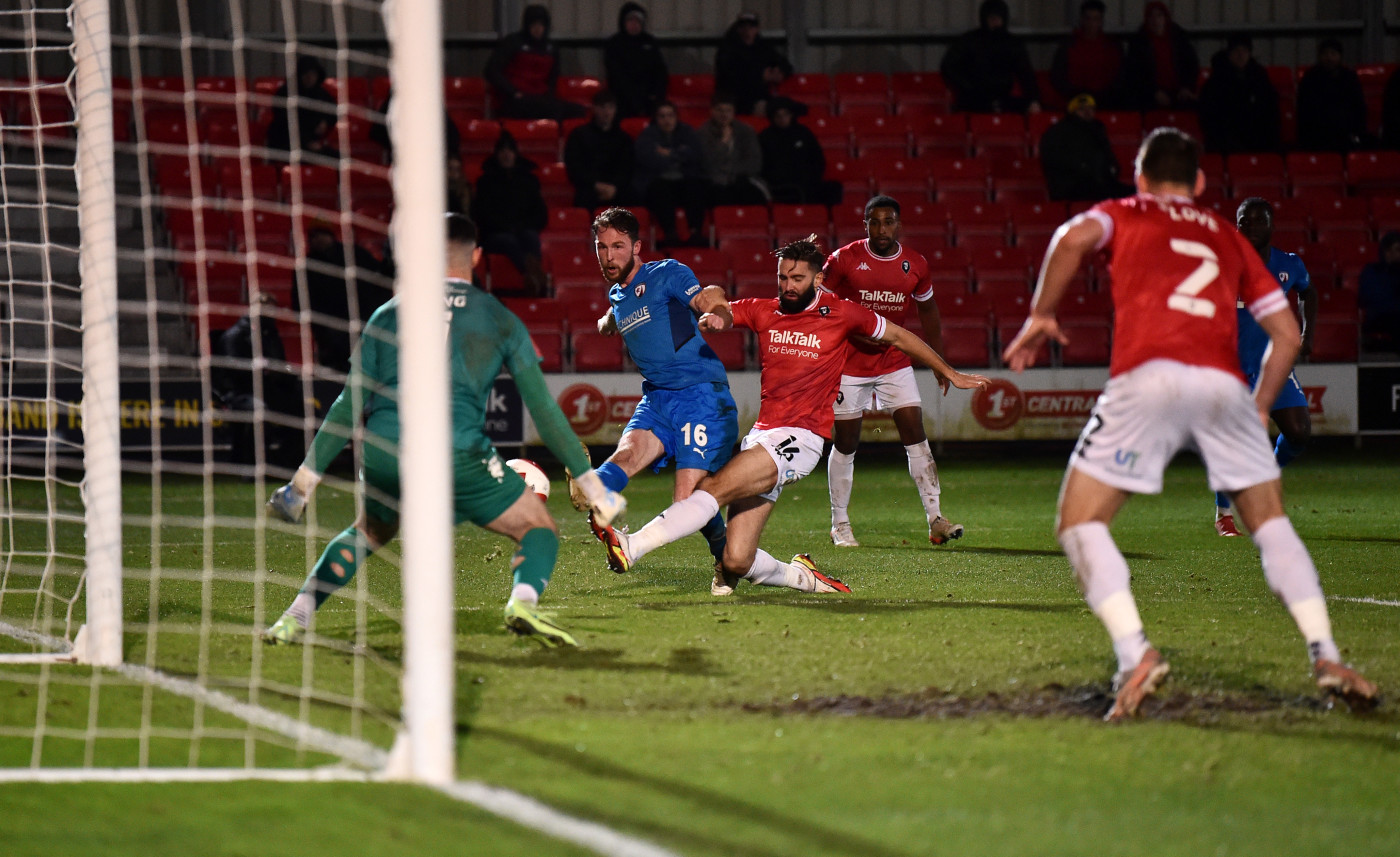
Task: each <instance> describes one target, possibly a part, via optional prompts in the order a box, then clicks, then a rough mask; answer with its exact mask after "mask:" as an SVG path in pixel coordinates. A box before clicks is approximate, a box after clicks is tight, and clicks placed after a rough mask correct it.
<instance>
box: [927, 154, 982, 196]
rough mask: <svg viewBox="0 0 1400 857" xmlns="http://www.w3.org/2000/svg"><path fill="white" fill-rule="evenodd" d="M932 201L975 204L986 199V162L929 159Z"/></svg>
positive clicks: (965, 159)
mask: <svg viewBox="0 0 1400 857" xmlns="http://www.w3.org/2000/svg"><path fill="white" fill-rule="evenodd" d="M929 165H930V172H931V174H932V176H933V187H934V200H935V201H938V202H948V201H953V200H958V201H971V202H977V201H980V200H985V199H986V198H987V188H988V179H987V162H986V161H985V160H982V159H974V158H934V159H930V161H929Z"/></svg>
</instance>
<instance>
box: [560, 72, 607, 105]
mask: <svg viewBox="0 0 1400 857" xmlns="http://www.w3.org/2000/svg"><path fill="white" fill-rule="evenodd" d="M603 89H604V86H603V82H602V81H601V80H599V79H598V78H596V77H587V76H577V77H575V76H569V75H565V76H562V77H560V78H559V83H558V85H557V87H556V89H555V92H556V93H557V94H558V96H559V97H560V98H561V99H563V100H564V101H571V102H573V103H574V104H582V105H583V106H584V107H590V106H592V104H593V96H595V95H597V94H598V93H600V92H602V91H603Z"/></svg>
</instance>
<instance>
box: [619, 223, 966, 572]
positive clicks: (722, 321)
mask: <svg viewBox="0 0 1400 857" xmlns="http://www.w3.org/2000/svg"><path fill="white" fill-rule="evenodd" d="M776 255H777V257H778V296H777V297H776V298H750V299H746V300H739V301H735V302H734V303H732V304H729V305H728V307H726V309H727V310H728V311H727V312H713V313H711V314H709V315H707V316H705V317H703V318H701V320H700V326H701V327H702V328H703V329H706V330H723V329H725V328H727V327H729V326H730V325H729V320H730V318H731V317H732V319H733V324H734V325H737V326H739V327H746V328H748V329H750V330H752V331H754V332H755V333H756V334H758V341H759V352H760V354H761V355H762V357H761V360H762V375H761V377H760V381H759V387H760V393H759V400H760V404H759V410H758V421H757V422H756V423H754V427H753V429H752V430H750V431H749V433H748V435H746V436H745V437H744V440H743V442H742V443H740V445H739V453H738V454H737V455H735V456H734V458H733V459H731V460H730V462H729V463H728V464H726V465H725V466H724V467H722V468H720V469H719V471H718V472H716V473H713V474H711V475H710V476H707V477H705V478H704V479H702V480H700V484H699V485H697V486H696V488H695V491H694V492H692V493H691V494H690V496H689V497H688V498H687V499H684V500H680V501H678V502H676V503H673V504H671V507H670V508H669V509H667V510H666V511H665V512H662V513H661V514H660V515H658V516H657V517H656V518H654V519H652V521H651V522H650V523H648V524H647V525H646V526H645V527H642V528H641V529H640V530H638V531H637V532H635V533H632V534H630V535H629V534H627V533H621V532H617V531H614V530H613V529H611V528H606V529H602V530H600V531H599V532H601V533H602V537H603V540H604V544H605V545H606V547H607V552H608V565H610V566H611V567H612V569H613V571H616V572H624V571H627V570H628V569H629V568H631V566H632V564H633V563H635V562H636V561H637V560H639V559H641V558H642V557H643V556H645V555H646V554H648V553H650V552H651V551H653V550H655V549H656V548H659V547H661V546H662V545H665V544H670V543H671V542H673V541H676V540H677V539H680V538H682V537H684V536H686V535H689V534H690V533H693V532H695V531H696V530H698V529H700V527H701V526H703V525H704V524H705V522H706V521H709V520H710V519H711V518H713V517H714V515H715V514H716V513H717V512H718V511H719V510H720V508H721V507H723V506H726V505H728V506H729V539H728V544H727V545H726V547H725V551H724V560H723V564H722V567H721V568H719V569H717V570H716V572H715V579H714V582H713V583H712V584H711V592H712V593H713V594H715V595H729V594H731V593H732V592H733V591H734V587H735V586H736V585H737V584H738V582H739V578H741V577H742V578H747V579H748V580H749V581H750V582H752V583H757V584H759V585H762V586H786V587H788V588H790V589H798V590H802V591H804V592H849V591H850V587H848V586H846V585H845V584H844V583H842V582H841V581H839V580H837V579H836V578H834V577H829V576H827V575H825V574H822V573H821V572H820V571H818V570H817V566H816V564H815V563H814V562H813V561H812V558H811V557H810V556H808V555H807V554H798V555H797V556H794V557H793V558H792V561H791V562H779V561H778V560H777V559H775V558H773V557H772V556H770V555H769V554H768V553H766V552H764V551H762V550H760V549H759V547H758V540H759V537H760V536H761V535H762V533H763V527H764V525H765V524H766V523H767V521H768V516H769V514H770V513H771V512H772V511H773V504H774V502H776V501H777V499H778V495H779V494H781V493H782V490H783V486H784V485H790V484H792V483H794V482H796V481H798V480H799V479H801V478H802V477H804V476H806V475H807V474H808V473H811V472H812V468H814V467H816V465H817V462H818V461H820V460H821V455H822V445H823V444H824V442H825V441H826V440H827V439H829V438H830V437H831V427H832V422H833V421H834V415H833V413H832V409H831V404H832V402H833V401H835V399H836V391H837V390H838V389H839V388H840V386H841V370H842V368H843V367H844V366H845V365H846V359H847V357H848V356H849V353H850V349H851V339H852V337H861V336H863V337H868V338H870V339H877V340H880V341H881V342H888V343H890V344H892V345H893V346H894V347H896V348H898V349H899V350H901V351H903V352H904V353H905V354H908V355H909V356H910V357H912V358H914V359H915V360H917V361H918V362H919V363H921V364H923V365H925V366H928V367H929V368H930V369H932V370H933V371H934V372H935V373H937V375H938V385H939V387H941V388H942V389H943V392H944V393H945V394H946V393H947V391H948V387H949V385H952V386H954V387H957V388H959V389H964V390H966V389H972V388H974V387H982V386H985V385H986V384H987V379H986V378H984V377H982V376H981V375H965V374H963V373H961V372H958V371H957V370H956V369H954V368H953V367H951V366H949V365H948V364H947V363H946V362H944V360H943V358H942V357H939V356H938V354H937V352H935V351H934V350H933V349H932V348H930V347H929V346H928V344H927V343H925V342H924V341H923V340H922V339H920V338H919V337H917V336H915V335H914V334H912V333H910V332H909V331H907V330H905V329H904V328H902V327H900V326H899V325H897V324H894V323H893V322H889V321H886V320H885V319H884V318H883V317H882V316H879V315H876V314H875V313H873V312H871V311H870V310H868V309H866V308H865V307H863V306H861V305H860V304H857V303H852V302H851V301H848V300H843V299H842V298H839V297H837V296H836V295H833V294H832V293H830V292H828V291H825V290H823V289H822V288H821V283H822V278H823V275H822V266H823V265H824V264H825V263H826V254H825V253H823V252H822V250H821V248H820V247H818V246H817V244H816V236H815V235H813V236H811V237H809V238H808V239H806V240H803V241H794V242H792V243H791V244H788V245H786V246H784V247H783V248H781V249H780V250H778V251H777V253H776ZM599 469H600V470H601V469H602V468H599ZM605 481H606V480H605Z"/></svg>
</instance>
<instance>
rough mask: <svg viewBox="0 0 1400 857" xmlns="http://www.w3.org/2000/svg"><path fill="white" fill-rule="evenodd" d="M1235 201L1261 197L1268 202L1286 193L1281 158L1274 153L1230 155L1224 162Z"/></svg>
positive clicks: (1285, 181) (1280, 197)
mask: <svg viewBox="0 0 1400 857" xmlns="http://www.w3.org/2000/svg"><path fill="white" fill-rule="evenodd" d="M1225 169H1226V171H1227V172H1228V173H1229V175H1230V188H1231V190H1232V191H1233V195H1234V197H1235V199H1244V198H1245V197H1249V196H1262V197H1264V198H1265V199H1267V200H1269V201H1270V202H1272V201H1274V200H1278V199H1282V198H1283V197H1284V195H1285V194H1286V193H1287V191H1288V182H1287V177H1286V174H1285V172H1284V163H1283V156H1282V155H1277V154H1274V153H1271V152H1269V153H1255V154H1247V155H1231V156H1230V157H1229V158H1228V159H1226V161H1225Z"/></svg>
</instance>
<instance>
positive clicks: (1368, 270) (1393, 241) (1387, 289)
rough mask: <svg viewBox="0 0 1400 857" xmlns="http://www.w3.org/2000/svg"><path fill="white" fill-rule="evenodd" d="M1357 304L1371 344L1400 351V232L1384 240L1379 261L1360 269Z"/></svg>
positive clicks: (1386, 235) (1388, 233)
mask: <svg viewBox="0 0 1400 857" xmlns="http://www.w3.org/2000/svg"><path fill="white" fill-rule="evenodd" d="M1356 300H1357V305H1358V306H1359V307H1361V311H1362V313H1364V316H1365V320H1364V321H1363V322H1362V327H1361V330H1362V333H1364V334H1365V336H1366V339H1367V341H1368V343H1369V344H1372V345H1375V346H1377V347H1379V348H1381V349H1384V350H1387V351H1400V232H1387V233H1385V235H1383V236H1382V237H1381V249H1380V258H1378V259H1377V260H1376V261H1375V262H1372V263H1371V264H1369V265H1367V266H1366V267H1365V268H1362V269H1361V281H1360V293H1359V294H1358V295H1357V298H1356Z"/></svg>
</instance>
